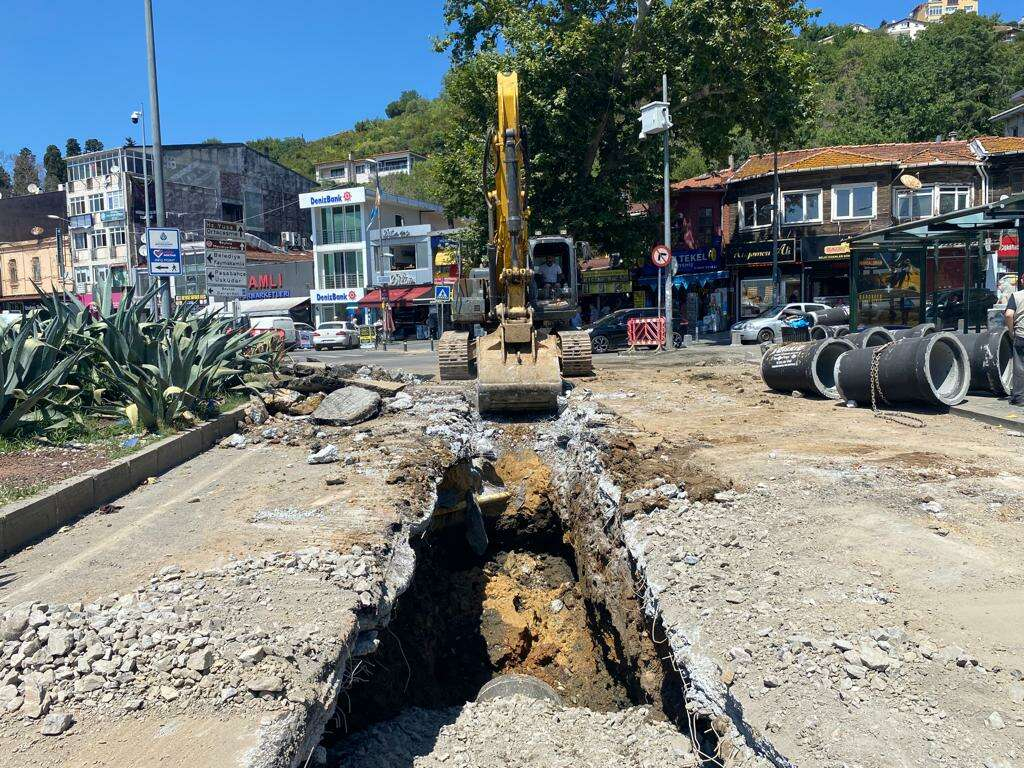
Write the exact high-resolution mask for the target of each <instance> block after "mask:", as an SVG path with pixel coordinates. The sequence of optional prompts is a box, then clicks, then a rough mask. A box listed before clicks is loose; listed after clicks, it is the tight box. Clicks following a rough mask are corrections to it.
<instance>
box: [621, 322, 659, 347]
mask: <svg viewBox="0 0 1024 768" xmlns="http://www.w3.org/2000/svg"><path fill="white" fill-rule="evenodd" d="M626 338H627V340H628V341H629V346H630V347H661V346H664V344H665V318H664V317H634V318H631V319H630V320H629V322H628V323H626Z"/></svg>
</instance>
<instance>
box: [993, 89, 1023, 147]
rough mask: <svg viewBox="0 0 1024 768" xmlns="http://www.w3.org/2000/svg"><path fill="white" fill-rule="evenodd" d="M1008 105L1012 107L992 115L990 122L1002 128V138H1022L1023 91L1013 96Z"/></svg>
mask: <svg viewBox="0 0 1024 768" xmlns="http://www.w3.org/2000/svg"><path fill="white" fill-rule="evenodd" d="M1010 103H1012V104H1013V106H1012V107H1010V108H1009V109H1006V110H1003V111H1002V112H1000V113H999V114H998V115H994V116H993V117H992V118H991V122H993V123H996V124H997V125H1002V126H1003V135H1004V136H1024V89H1021V90H1019V91H1017V92H1016V93H1015V94H1013V95H1012V96H1011V97H1010Z"/></svg>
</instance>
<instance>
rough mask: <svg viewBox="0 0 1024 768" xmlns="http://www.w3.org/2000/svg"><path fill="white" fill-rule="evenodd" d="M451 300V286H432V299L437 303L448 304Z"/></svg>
mask: <svg viewBox="0 0 1024 768" xmlns="http://www.w3.org/2000/svg"><path fill="white" fill-rule="evenodd" d="M451 300H452V287H451V286H450V285H435V286H434V301H436V302H437V303H438V304H449V303H451Z"/></svg>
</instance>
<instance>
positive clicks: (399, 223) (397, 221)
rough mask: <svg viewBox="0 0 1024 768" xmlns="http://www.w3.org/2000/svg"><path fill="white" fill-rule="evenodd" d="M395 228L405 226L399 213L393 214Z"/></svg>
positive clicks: (403, 219)
mask: <svg viewBox="0 0 1024 768" xmlns="http://www.w3.org/2000/svg"><path fill="white" fill-rule="evenodd" d="M395 226H396V227H404V226H405V218H404V217H403V216H402V215H401V214H400V213H396V214H395Z"/></svg>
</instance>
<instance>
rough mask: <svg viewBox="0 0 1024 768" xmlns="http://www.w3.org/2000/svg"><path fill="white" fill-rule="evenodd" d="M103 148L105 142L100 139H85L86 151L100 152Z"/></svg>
mask: <svg viewBox="0 0 1024 768" xmlns="http://www.w3.org/2000/svg"><path fill="white" fill-rule="evenodd" d="M102 149H103V142H102V141H100V140H99V139H86V140H85V151H86V152H99V151H100V150H102Z"/></svg>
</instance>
